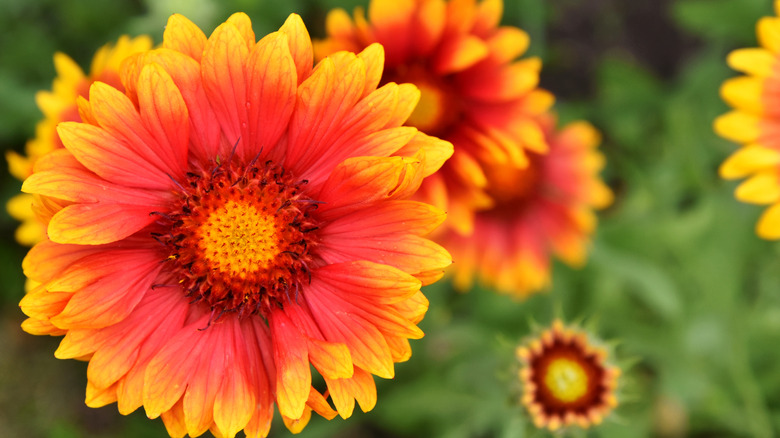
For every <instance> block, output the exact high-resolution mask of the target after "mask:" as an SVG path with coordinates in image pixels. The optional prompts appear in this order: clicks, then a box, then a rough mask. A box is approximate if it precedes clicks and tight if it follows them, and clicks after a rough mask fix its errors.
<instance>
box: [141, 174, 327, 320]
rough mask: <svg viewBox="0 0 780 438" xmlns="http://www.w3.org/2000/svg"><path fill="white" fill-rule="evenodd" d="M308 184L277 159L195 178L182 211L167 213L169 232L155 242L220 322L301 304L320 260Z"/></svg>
mask: <svg viewBox="0 0 780 438" xmlns="http://www.w3.org/2000/svg"><path fill="white" fill-rule="evenodd" d="M306 183H307V181H305V180H303V181H297V180H295V179H294V177H293V176H292V175H290V174H289V172H287V173H286V172H285V170H284V169H283V168H282V167H280V166H277V165H275V164H273V163H272V162H270V161H269V162H266V163H265V165H262V166H255V165H254V164H253V163H250V164H249V165H248V166H246V167H241V166H236V165H230V166H222V165H220V166H215V167H214V168H213V169H211V170H208V171H200V172H191V173H188V181H187V184H186V185H184V186H182V192H181V193H180V206H179V207H178V209H175V210H174V211H173V212H171V213H169V214H166V215H161V216H162V217H163V219H162V220H161V221H160V223H161V224H162V225H163V226H164V229H167V230H166V231H167V232H161V233H156V234H155V237H156V238H157V239H158V240H159V241H160V242H162V243H163V244H165V246H166V247H167V248H168V251H169V254H170V255H169V257H168V258H167V260H168V261H169V262H170V263H172V264H173V271H174V272H175V273H176V275H178V277H179V279H178V281H179V283H180V284H181V286H182V288H183V289H184V291H185V292H186V293H187V295H188V296H190V297H192V298H193V302H202V303H205V304H206V305H208V306H209V307H210V309H211V311H212V313H213V315H215V317H216V319H218V318H219V317H220V316H222V314H224V313H226V312H235V313H238V314H239V316H242V317H243V316H248V315H253V314H260V315H263V316H265V315H267V314H268V312H269V311H270V310H271V308H273V307H274V306H283V305H284V303H285V302H287V301H289V300H294V299H296V297H297V294H298V292H299V291H300V289H301V287H302V286H304V285H305V284H308V282H309V281H310V268H311V267H312V265H313V264H315V263H316V262H317V260H316V258H315V256H314V255H313V254H312V252H311V251H312V249H313V248H315V247H316V246H317V241H318V239H317V236H316V234H317V233H316V230H317V229H318V226H317V221H316V219H314V218H313V217H312V213H313V211H314V210H316V208H317V203H316V201H313V200H312V199H310V198H308V197H306V196H305V194H304V193H303V190H302V189H303V187H304V186H305V184H306Z"/></svg>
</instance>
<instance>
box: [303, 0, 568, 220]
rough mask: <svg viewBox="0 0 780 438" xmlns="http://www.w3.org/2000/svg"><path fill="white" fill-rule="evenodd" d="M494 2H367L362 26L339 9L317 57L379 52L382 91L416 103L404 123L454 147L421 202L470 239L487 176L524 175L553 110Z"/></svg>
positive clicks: (519, 35) (485, 201) (358, 17)
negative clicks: (378, 48) (388, 86)
mask: <svg viewBox="0 0 780 438" xmlns="http://www.w3.org/2000/svg"><path fill="white" fill-rule="evenodd" d="M502 12H503V3H502V1H501V0H483V1H480V2H479V3H477V1H476V0H451V1H449V2H447V1H445V0H371V2H370V4H369V6H368V20H366V17H365V14H364V12H363V9H362V8H357V9H356V10H355V14H354V20H353V19H352V18H350V16H349V15H348V14H347V12H345V11H344V10H342V9H335V10H333V11H331V12H330V13H329V14H328V17H327V22H326V30H327V33H328V39H326V40H324V41H320V42H317V43H315V46H314V47H315V55H316V56H317V57H323V56H325V55H327V54H330V53H333V52H335V51H338V50H351V51H357V50H361V49H362V48H364V47H367V46H368V45H370V44H372V43H375V42H379V43H381V44H382V45H383V46H384V47H385V53H386V64H385V78H384V81H385V82H391V81H396V82H411V83H413V84H415V85H417V86H418V87H419V88H420V90H421V98H420V103H419V105H418V106H417V108H416V109H415V110H414V112H413V113H412V116H411V117H410V118H409V120H408V121H407V124H408V125H411V126H415V127H417V128H419V129H420V130H421V131H423V132H425V133H427V134H430V135H435V136H438V137H441V138H443V139H445V140H448V141H450V142H452V143H453V145H454V147H455V153H454V154H453V156H452V159H451V160H449V161H448V162H447V163H446V164H445V165H444V167H443V168H442V169H441V171H439V172H438V173H437V174H436V175H434V176H433V177H432V178H428V179H426V181H425V183H424V184H423V187H422V190H421V194H422V195H423V196H424V198H425V199H426V200H430V201H431V202H432V203H434V204H435V205H437V206H439V207H441V208H443V209H445V210H446V211H447V213H448V220H447V223H448V225H449V227H450V228H452V229H454V230H455V231H457V232H458V233H460V234H463V235H469V234H471V233H472V231H473V229H474V221H473V215H474V211H476V210H480V209H485V208H489V207H490V206H491V205H492V203H493V202H494V199H493V198H492V197H491V196H490V193H489V192H488V191H486V186H487V184H488V178H489V175H488V173H489V170H488V168H489V167H490V166H515V167H525V166H527V165H528V162H529V158H528V157H529V152H530V153H534V154H541V153H544V152H546V151H547V144H546V141H545V137H544V134H543V132H542V129H541V127H540V126H539V124H538V123H537V122H536V119H535V116H536V115H538V114H541V113H543V112H544V111H546V110H547V109H548V108H549V107H550V106H551V105H552V103H553V97H552V95H551V94H550V93H548V92H546V91H543V90H540V89H538V88H537V84H538V80H539V70H540V68H541V62H540V60H539V59H538V58H526V59H523V60H519V61H516V60H515V59H516V58H517V57H519V56H520V55H522V54H523V53H524V52H525V50H526V48H527V47H528V44H529V38H528V35H527V34H526V33H525V32H523V31H522V30H520V29H518V28H515V27H510V26H499V20H500V19H501V15H502Z"/></svg>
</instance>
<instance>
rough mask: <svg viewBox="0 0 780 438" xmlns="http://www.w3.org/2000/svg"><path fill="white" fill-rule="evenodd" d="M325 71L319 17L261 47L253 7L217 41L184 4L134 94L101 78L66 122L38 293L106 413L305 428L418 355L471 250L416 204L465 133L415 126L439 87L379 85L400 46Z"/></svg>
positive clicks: (134, 75)
mask: <svg viewBox="0 0 780 438" xmlns="http://www.w3.org/2000/svg"><path fill="white" fill-rule="evenodd" d="M312 64H313V55H312V46H311V39H310V37H309V34H308V32H307V31H306V28H305V27H304V25H303V22H302V21H301V20H300V18H299V17H298V16H297V15H291V16H290V18H289V19H288V20H287V21H286V22H285V24H284V25H283V26H282V27H281V29H280V30H279V31H278V32H275V33H272V34H270V35H268V36H266V37H264V38H262V39H261V40H260V41H259V42H256V38H255V35H254V32H253V31H252V26H251V23H250V20H249V18H248V17H247V16H246V15H245V14H241V13H238V14H235V15H233V16H231V17H230V18H229V19H228V20H227V21H226V22H225V23H223V24H221V25H220V26H219V27H217V29H216V30H215V31H214V32H213V33H212V34H211V36H210V37H208V38H207V37H206V36H205V35H204V34H203V32H202V31H201V30H200V29H199V28H198V27H197V26H195V25H194V24H193V23H192V22H190V21H189V20H187V19H186V18H184V17H182V16H180V15H173V16H172V17H171V18H170V20H169V21H168V24H167V26H166V28H165V33H164V41H163V44H162V47H161V48H159V49H156V50H151V51H147V52H143V53H141V54H138V55H134V56H133V57H131V58H128V59H127V60H126V61H125V63H124V65H123V69H122V74H121V80H122V84H123V85H124V89H125V91H124V92H122V91H120V90H119V89H117V88H115V87H112V86H111V85H109V84H106V83H103V82H95V83H94V84H92V86H91V87H90V90H89V100H88V101H87V100H86V99H79V101H78V103H79V113H80V115H81V119H82V122H64V123H61V124H60V125H59V127H58V132H59V135H60V138H61V139H62V142H63V144H64V149H60V150H56V151H54V152H51V153H50V154H48V155H46V156H44V157H42V158H40V159H39V160H38V161H37V162H36V163H35V169H34V173H33V174H32V175H31V176H30V177H29V178H27V180H26V181H25V183H24V185H23V190H24V191H25V192H27V193H32V194H35V195H37V197H38V199H39V202H37V203H36V205H35V207H36V209H37V210H38V211H39V213H40V215H41V217H42V218H43V219H44V220H45V221H48V228H47V232H48V239H47V240H44V241H42V242H41V243H39V244H37V245H36V246H35V247H33V248H32V249H31V250H30V253H29V254H28V255H27V257H26V258H25V260H24V270H25V273H26V275H27V276H28V277H30V278H32V279H33V280H35V281H37V282H39V283H40V284H41V285H40V286H39V287H37V288H35V289H33V290H31V291H30V292H29V293H28V294H27V295H26V296H25V297H24V299H23V300H22V302H21V304H20V305H21V307H22V310H23V311H24V312H25V313H26V314H27V315H28V316H29V319H27V320H26V321H25V322H24V324H23V328H24V329H25V330H26V331H28V332H30V333H34V334H50V335H61V334H65V337H64V338H63V340H62V343H61V344H60V347H59V348H58V349H57V351H56V353H55V355H56V356H57V357H58V358H77V359H84V360H89V367H88V370H87V378H88V383H87V397H86V402H87V404H88V405H89V406H103V405H106V404H109V403H112V402H114V401H116V402H117V405H118V409H119V411H120V412H121V413H123V414H126V413H129V412H131V411H134V410H135V409H137V408H139V407H141V406H143V407H144V409H145V410H146V414H147V415H148V416H149V417H150V418H156V417H162V420H163V422H164V423H165V426H166V428H167V429H168V432H169V433H170V435H171V436H176V437H181V436H184V435H185V434H189V435H191V436H197V435H201V434H203V433H204V432H206V431H207V430H211V432H212V433H214V434H215V435H216V436H218V437H233V436H235V435H236V434H237V433H238V432H239V431H241V430H244V432H245V433H246V434H247V436H250V437H255V436H266V435H267V433H268V430H269V427H270V421H271V418H272V416H273V412H274V405H276V406H278V409H279V412H280V413H281V415H282V416H283V418H284V421H285V423H286V425H287V427H288V428H290V429H291V430H293V431H299V430H301V429H302V428H303V427H304V426H305V425H306V423H307V422H308V420H309V418H310V416H311V411H312V410H314V411H315V412H317V413H319V414H321V415H322V416H325V417H327V418H333V417H334V416H335V415H336V414H337V413H338V414H340V415H341V416H342V417H344V418H346V417H348V416H350V415H351V413H352V411H353V408H354V404H355V401H356V400H357V402H358V404H359V405H360V407H361V408H362V409H363V410H364V411H367V410H369V409H372V408H373V406H374V404H375V402H376V387H375V385H374V381H373V376H372V375H377V376H379V377H383V378H391V377H393V373H394V370H393V368H394V363H395V362H400V361H404V360H407V359H408V358H409V357H410V355H411V350H410V345H409V342H408V340H409V339H416V338H419V337H421V336H422V335H423V334H422V332H421V331H420V330H419V328H417V326H416V324H417V322H419V321H420V320H421V319H422V317H423V315H424V313H425V311H426V310H427V300H426V298H425V297H424V296H423V294H422V293H421V292H420V287H421V285H423V284H428V283H430V282H433V281H435V280H436V279H438V278H439V277H440V276H441V275H442V272H441V271H442V269H443V268H445V267H446V266H447V265H449V264H450V263H451V258H450V256H449V254H448V253H447V252H446V251H445V250H444V249H442V248H441V247H440V246H438V245H437V244H434V243H433V242H431V241H430V240H428V239H426V238H424V237H422V236H423V235H425V234H426V233H428V232H430V231H431V230H432V229H433V228H435V227H436V226H437V225H439V224H440V223H441V222H442V221H443V220H444V214H443V212H442V211H440V210H438V209H436V208H434V207H432V206H430V205H427V204H423V203H420V202H415V201H411V200H408V198H409V197H410V196H411V195H413V194H414V193H415V191H416V190H417V189H418V187H419V186H420V184H421V182H422V180H423V178H424V177H425V176H427V175H430V174H432V173H433V172H435V171H436V170H437V169H438V168H439V167H440V166H441V164H442V163H443V162H444V160H445V159H446V158H447V157H449V156H450V155H451V153H452V145H451V144H449V143H447V142H445V141H442V140H438V139H435V138H433V137H429V136H426V135H424V134H421V133H418V131H417V130H416V129H415V128H410V127H405V126H401V125H402V124H403V123H404V121H405V120H406V118H407V117H408V116H409V114H411V112H412V109H413V107H414V104H415V103H416V101H417V99H418V91H417V90H416V88H415V87H414V86H411V85H397V84H395V83H390V84H387V85H385V86H383V87H381V88H377V84H379V78H380V75H381V74H382V65H383V52H382V48H381V46H379V45H372V46H370V47H368V48H367V49H366V50H364V51H363V52H361V53H360V54H358V55H356V54H353V53H347V52H342V53H337V54H334V55H333V56H332V57H329V58H326V59H324V60H323V61H322V62H320V63H319V64H318V65H317V66H316V67H314V68H313V69H312ZM312 366H313V368H314V369H315V370H316V371H317V372H318V373H319V374H320V375H322V377H323V378H324V382H325V385H327V389H326V390H325V388H320V389H315V388H314V387H313V386H312V373H311V368H310V367H312ZM323 390H324V391H323ZM328 396H329V397H330V399H331V400H332V402H333V404H334V405H335V410H334V409H333V408H332V407H331V405H330V404H329V403H328V401H327V397H328Z"/></svg>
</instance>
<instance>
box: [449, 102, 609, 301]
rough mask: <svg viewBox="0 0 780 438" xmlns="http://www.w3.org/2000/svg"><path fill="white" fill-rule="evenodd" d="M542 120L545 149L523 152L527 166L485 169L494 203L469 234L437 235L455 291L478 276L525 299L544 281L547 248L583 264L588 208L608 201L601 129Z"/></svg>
mask: <svg viewBox="0 0 780 438" xmlns="http://www.w3.org/2000/svg"><path fill="white" fill-rule="evenodd" d="M540 123H541V125H542V126H543V127H544V131H545V135H546V141H547V143H548V144H549V145H550V149H549V152H548V153H546V154H536V153H529V154H528V155H529V165H528V166H527V167H525V168H517V167H514V166H507V165H494V166H489V167H486V169H487V170H488V172H487V173H486V175H487V176H488V184H487V187H486V189H487V191H488V193H489V194H490V195H491V197H492V198H493V199H495V205H494V206H493V207H492V208H490V209H488V210H484V211H480V212H478V213H477V214H476V217H475V221H474V222H475V226H474V235H473V236H472V237H465V236H461V235H459V234H458V233H455V232H451V231H448V232H446V233H444V234H443V235H441V236H440V237H439V239H438V240H439V241H440V242H441V243H442V244H443V245H444V246H445V247H446V248H448V249H449V250H450V252H451V253H452V255H453V258H454V260H455V261H456V263H455V265H454V266H453V267H454V268H456V269H453V273H454V276H455V286H456V287H457V288H459V289H462V290H468V289H469V288H470V287H471V286H472V283H473V281H474V278H475V277H479V278H480V280H481V282H482V283H483V284H484V285H486V286H488V287H492V288H495V289H497V290H499V291H501V292H505V293H511V294H514V295H515V296H518V297H525V296H527V295H528V294H529V293H531V292H534V291H537V290H539V289H542V288H544V287H546V286H548V285H549V282H550V258H551V254H555V255H557V256H558V257H559V258H560V259H562V260H563V261H564V262H566V263H569V264H570V265H573V266H580V265H582V264H583V263H584V262H585V259H586V254H587V251H586V249H587V244H588V240H589V235H590V234H591V233H592V232H593V230H594V228H595V226H596V217H595V214H594V213H593V209H594V208H601V207H605V206H607V205H609V204H610V202H611V201H612V192H611V191H610V190H609V188H607V187H606V186H605V185H604V183H603V182H602V181H601V179H600V178H599V176H598V173H599V171H600V170H601V168H602V167H603V165H604V157H603V156H602V155H601V153H600V152H598V150H597V149H596V148H597V146H598V144H599V134H598V132H597V131H596V130H595V129H594V128H593V127H592V126H591V125H590V124H588V123H585V122H575V123H572V124H570V125H567V126H565V127H563V128H562V129H561V130H556V129H555V121H554V118H552V117H546V118H544V119H543V120H540Z"/></svg>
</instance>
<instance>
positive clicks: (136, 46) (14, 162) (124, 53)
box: [6, 36, 152, 246]
mask: <svg viewBox="0 0 780 438" xmlns="http://www.w3.org/2000/svg"><path fill="white" fill-rule="evenodd" d="M151 47H152V39H151V38H149V37H148V36H139V37H136V38H130V37H128V36H122V37H120V38H119V39H118V40H117V41H116V43H115V44H106V45H105V46H103V47H101V48H100V49H99V50H98V51H97V52H96V53H95V56H94V58H93V59H92V65H91V68H90V71H89V75H86V74H85V73H84V71H83V70H81V68H80V67H79V66H78V64H76V63H75V62H74V61H73V60H72V59H71V58H70V57H68V56H67V55H65V54H64V53H57V54H55V55H54V68H55V69H56V71H57V78H56V79H55V80H54V83H53V84H52V89H51V91H39V92H38V93H37V94H36V96H35V100H36V101H37V103H38V107H39V108H40V109H41V111H42V112H43V115H44V119H43V120H41V121H40V122H38V125H37V126H36V129H35V138H33V139H31V140H30V141H28V142H27V144H26V145H25V153H26V155H27V156H22V155H20V154H18V153H16V152H14V151H8V152H6V158H7V160H8V168H9V171H10V172H11V175H13V176H15V177H16V178H18V179H19V180H21V181H23V180H24V179H25V178H27V177H28V176H30V174H31V173H32V169H33V165H34V164H35V162H36V161H37V160H38V158H40V157H41V156H43V155H45V154H47V153H49V152H51V151H53V150H54V149H57V148H61V147H62V142H61V141H60V138H59V136H58V135H57V132H56V129H55V128H56V126H57V124H58V123H60V122H66V121H77V122H78V121H81V116H79V111H78V107H77V105H76V100H77V99H78V98H79V97H83V98H85V99H86V98H88V95H89V86H90V85H91V84H92V83H93V82H95V81H101V82H105V83H107V84H110V85H111V86H113V87H116V88H118V89H120V90H122V82H121V81H120V80H119V70H120V65H121V63H122V61H123V60H124V59H125V58H127V57H128V56H130V55H132V54H134V53H138V52H142V51H145V50H149V49H151ZM32 203H33V200H32V196H31V195H28V194H20V195H17V196H15V197H14V198H12V199H11V201H10V202H9V203H8V205H7V208H8V212H9V213H10V214H11V216H13V217H14V218H15V219H17V220H20V221H22V225H21V226H20V227H19V228H18V229H17V231H16V240H17V241H19V243H21V244H23V245H28V246H32V245H34V244H35V243H37V242H40V241H41V240H42V239H43V238H44V236H45V228H44V226H43V224H41V223H40V221H39V220H38V219H37V218H36V217H35V214H34V213H33V211H32V207H31V206H32Z"/></svg>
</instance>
